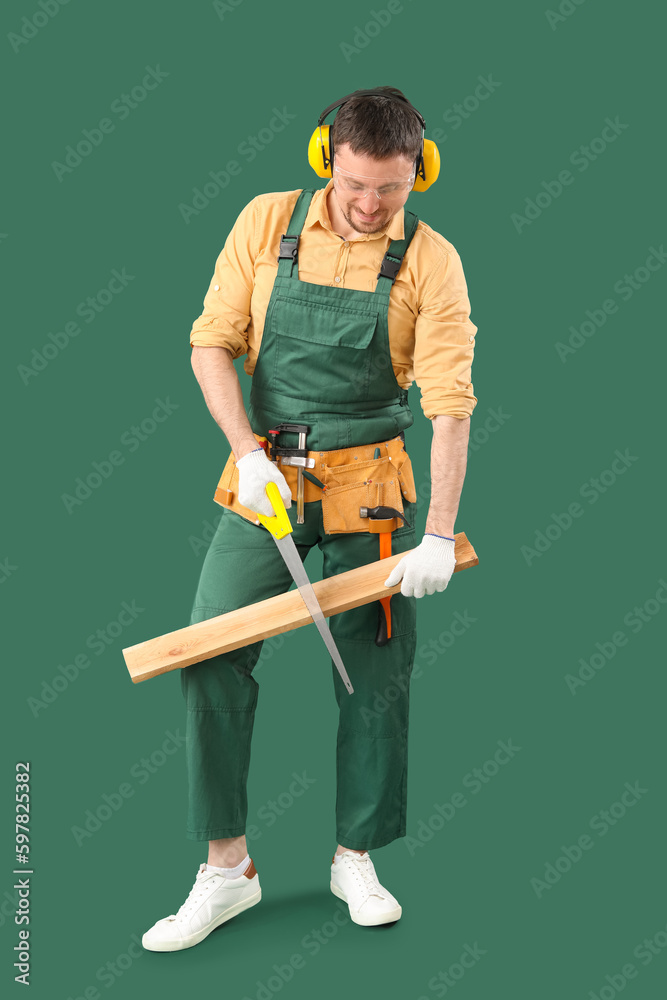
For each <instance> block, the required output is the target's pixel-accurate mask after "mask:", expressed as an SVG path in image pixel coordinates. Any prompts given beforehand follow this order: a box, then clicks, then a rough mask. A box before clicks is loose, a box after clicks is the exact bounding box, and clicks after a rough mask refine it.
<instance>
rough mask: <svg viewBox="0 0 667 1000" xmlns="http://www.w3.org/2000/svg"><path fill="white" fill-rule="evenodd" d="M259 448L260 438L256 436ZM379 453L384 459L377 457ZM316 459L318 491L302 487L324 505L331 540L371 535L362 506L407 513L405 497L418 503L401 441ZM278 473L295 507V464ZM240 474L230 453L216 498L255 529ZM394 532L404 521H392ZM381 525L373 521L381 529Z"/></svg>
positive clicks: (311, 486) (309, 499)
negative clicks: (243, 499) (243, 497)
mask: <svg viewBox="0 0 667 1000" xmlns="http://www.w3.org/2000/svg"><path fill="white" fill-rule="evenodd" d="M255 438H256V439H257V443H258V444H260V443H261V438H260V435H258V434H255ZM377 448H379V449H380V457H379V458H373V455H374V454H375V450H376V449H377ZM308 455H309V457H312V458H313V459H314V460H315V466H314V467H313V468H312V470H311V471H312V472H314V474H315V475H316V476H317V477H318V478H319V479H320V480H321V482H322V483H323V485H324V489H323V490H322V489H320V488H319V487H318V486H315V485H314V484H312V483H311V482H309V481H308V480H306V481H305V482H304V488H305V491H304V499H305V502H306V503H310V502H312V501H315V500H321V501H322V517H323V520H324V532H325V534H327V535H332V534H336V533H338V532H350V531H372V530H373V527H372V526H373V524H374V522H373V521H371V520H370V519H369V518H367V517H361V516H360V515H359V508H360V507H380V506H385V507H394V508H395V509H396V510H398V511H400V512H401V513H403V498H404V499H406V500H409V501H410V502H412V503H414V502H415V501H416V499H417V494H416V492H415V484H414V477H413V474H412V462H411V461H410V458H409V456H408V453H407V452H406V450H405V445H404V444H403V439H402V438H401V437H395V438H392V439H391V440H390V441H380V442H378V443H376V444H365V445H359V446H358V447H356V448H355V447H352V448H341V449H338V450H336V451H325V452H315V451H313V452H310V451H309V452H308ZM278 468H280V471H281V472H282V473H283V475H284V476H285V479H286V480H287V483H288V485H289V487H290V490H291V492H292V502H293V503H296V484H297V468H296V467H295V466H293V465H285V466H282V467H281V465H280V463H278ZM238 489H239V470H238V469H237V468H236V458H235V456H234V453H233V452H231V453H230V455H229V457H228V459H227V462H226V464H225V467H224V469H223V471H222V475H221V477H220V481H219V483H218V486H217V489H216V491H215V495H214V497H213V499H214V500H215V502H216V503H218V504H220V506H221V507H226V508H227V509H228V510H233V511H235V512H236V513H237V514H240V515H241V517H244V518H245V519H246V521H251V522H252V523H253V524H257V522H258V517H257V514H256V512H255V511H254V510H250V509H249V508H248V507H244V506H243V504H241V503H239V501H238ZM393 520H394V522H395V523H394V525H393V527H392V530H394V529H395V528H400V527H402V522H401V521H399V520H398V518H394V519H393ZM379 524H380V522H375V525H379Z"/></svg>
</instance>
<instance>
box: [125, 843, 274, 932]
mask: <svg viewBox="0 0 667 1000" xmlns="http://www.w3.org/2000/svg"><path fill="white" fill-rule="evenodd" d="M261 898H262V890H261V888H260V885H259V875H258V874H257V871H256V869H255V866H254V864H253V862H252V858H251V859H250V864H249V865H248V867H247V868H246V870H245V871H244V872H243V874H242V875H239V877H238V878H225V877H224V875H220V874H219V873H218V872H210V871H207V869H206V865H205V864H202V865H201V867H200V869H199V871H198V872H197V878H196V880H195V884H194V885H193V887H192V889H191V890H190V894H189V896H188V898H187V899H186V900H185V902H184V903H183V905H182V906H181V908H180V909H179V911H178V913H172V914H171V915H170V916H169V917H164V918H163V919H162V920H158V922H157V923H156V924H154V925H153V926H152V927H151V929H150V930H148V931H146V933H145V934H144V936H143V937H142V939H141V943H142V945H143V946H144V948H146V949H147V951H182V950H183V949H184V948H192V946H193V945H195V944H199V942H200V941H203V940H204V938H205V937H206V936H207V935H208V934H210V933H211V931H212V930H214V928H216V927H218V926H219V925H220V924H224V922H225V921H226V920H229V919H231V917H235V916H236V914H237V913H241V912H242V911H243V910H247V909H248V907H249V906H254V905H255V903H259V901H260V899H261Z"/></svg>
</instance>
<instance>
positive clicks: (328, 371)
mask: <svg viewBox="0 0 667 1000" xmlns="http://www.w3.org/2000/svg"><path fill="white" fill-rule="evenodd" d="M377 321H378V317H377V313H374V312H372V313H371V312H360V311H357V310H354V309H348V308H345V307H344V306H331V305H328V304H325V303H323V302H319V303H317V304H309V303H306V302H302V301H300V300H299V299H298V298H290V297H289V296H287V295H282V294H281V295H279V297H278V299H277V300H276V303H275V307H274V309H273V311H272V316H271V329H272V332H273V334H274V337H275V358H274V362H275V363H274V367H273V376H272V379H271V388H272V389H274V390H275V391H276V392H280V393H284V394H286V395H292V396H293V395H297V396H298V397H299V398H300V399H307V400H311V401H316V402H319V401H320V400H322V399H323V398H324V399H326V401H327V403H346V402H350V401H358V400H364V399H367V398H368V395H369V388H370V381H371V355H372V350H371V348H370V345H371V341H372V340H373V336H374V334H375V330H376V327H377ZM314 373H319V377H318V378H316V379H315V381H314V380H313V374H314Z"/></svg>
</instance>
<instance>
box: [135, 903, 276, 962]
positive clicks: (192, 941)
mask: <svg viewBox="0 0 667 1000" xmlns="http://www.w3.org/2000/svg"><path fill="white" fill-rule="evenodd" d="M261 898H262V890H261V887H260V888H259V889H258V890H257V892H255V893H253V895H252V896H249V897H248V898H247V899H241V900H239V902H238V903H234V905H233V906H230V907H228V909H226V910H224V911H223V912H222V913H220V914H218V916H217V917H216V918H215V920H212V921H211V922H210V924H207V925H206V927H203V928H202V929H201V930H200V931H197V933H196V934H191V935H190V937H187V938H183V939H182V940H180V941H156V942H154V943H151V944H147V943H145V938H146V934H144V936H143V938H142V940H141V944H142V946H143V947H144V948H145V949H146V951H162V952H164V951H184V950H185V949H186V948H192V947H194V945H196V944H199V942H200V941H203V940H204V938H205V937H208V935H209V934H210V933H211V931H214V930H215V929H216V927H219V926H220V924H224V923H225V922H226V921H227V920H231V919H232V917H236V916H237V915H238V914H239V913H242V912H243V910H247V909H249V908H250V907H251V906H255V905H256V904H257V903H259V901H260V899H261Z"/></svg>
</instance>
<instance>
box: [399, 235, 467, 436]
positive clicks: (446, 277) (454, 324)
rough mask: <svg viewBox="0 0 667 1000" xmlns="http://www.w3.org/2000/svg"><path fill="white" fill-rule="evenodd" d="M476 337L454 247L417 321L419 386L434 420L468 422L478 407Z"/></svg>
mask: <svg viewBox="0 0 667 1000" xmlns="http://www.w3.org/2000/svg"><path fill="white" fill-rule="evenodd" d="M476 333H477V327H476V326H475V324H474V323H473V322H472V321H471V319H470V302H469V299H468V288H467V285H466V280H465V275H464V273H463V265H462V263H461V258H460V256H459V254H458V253H457V251H456V250H455V249H454V247H452V246H451V245H450V247H449V249H448V250H447V251H443V253H442V256H441V257H440V258H439V260H438V261H437V262H436V264H435V266H434V268H433V271H432V273H431V274H430V275H429V278H428V280H427V281H426V283H425V286H424V292H423V295H422V298H421V302H420V303H419V312H418V315H417V320H416V323H415V354H414V375H415V382H416V383H417V385H418V386H419V388H420V389H421V405H422V409H423V411H424V415H425V416H426V417H428V418H429V420H432V419H433V418H434V417H435V416H438V415H439V414H448V415H449V416H452V417H457V418H458V419H460V420H463V419H465V418H466V417H469V416H470V415H471V413H472V411H473V410H474V408H475V406H476V405H477V398H476V396H475V395H474V394H473V384H472V381H471V378H472V360H473V354H474V348H475V334H476Z"/></svg>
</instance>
